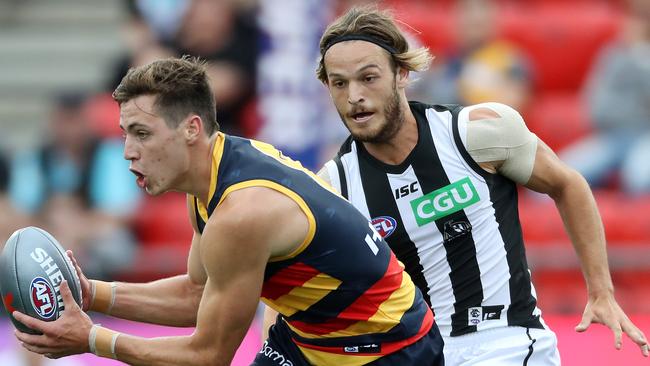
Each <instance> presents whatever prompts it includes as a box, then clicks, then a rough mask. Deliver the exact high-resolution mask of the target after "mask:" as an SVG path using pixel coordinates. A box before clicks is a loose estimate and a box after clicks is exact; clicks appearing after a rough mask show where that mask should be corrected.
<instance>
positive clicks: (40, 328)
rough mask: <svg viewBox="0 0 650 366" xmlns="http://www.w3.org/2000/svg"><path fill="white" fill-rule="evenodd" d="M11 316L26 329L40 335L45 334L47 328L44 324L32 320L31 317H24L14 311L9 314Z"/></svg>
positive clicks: (34, 319)
mask: <svg viewBox="0 0 650 366" xmlns="http://www.w3.org/2000/svg"><path fill="white" fill-rule="evenodd" d="M11 316H13V317H14V319H16V320H18V321H19V322H21V323H23V324H24V325H25V326H26V327H28V328H31V329H34V330H36V331H39V332H41V333H45V329H46V327H47V323H46V322H44V321H41V320H38V319H36V318H32V317H31V316H28V315H25V314H23V313H21V312H19V311H14V312H13V313H11Z"/></svg>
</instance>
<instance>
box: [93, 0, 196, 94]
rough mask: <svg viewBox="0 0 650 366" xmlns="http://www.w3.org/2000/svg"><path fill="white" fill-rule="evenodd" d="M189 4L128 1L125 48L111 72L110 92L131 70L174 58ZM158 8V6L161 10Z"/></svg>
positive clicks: (123, 31) (171, 0) (181, 1)
mask: <svg viewBox="0 0 650 366" xmlns="http://www.w3.org/2000/svg"><path fill="white" fill-rule="evenodd" d="M187 3H188V1H187V0H167V1H162V0H161V1H155V2H153V1H149V0H140V1H138V0H129V1H126V5H127V9H128V18H127V21H126V22H124V24H123V25H122V29H121V32H120V33H121V34H122V38H123V39H124V44H125V46H126V51H125V53H124V54H122V55H120V56H118V57H117V59H116V60H115V62H114V63H113V65H112V66H111V69H110V70H109V77H108V83H107V85H106V91H107V92H111V93H112V92H113V90H115V88H117V86H118V85H119V83H120V81H122V78H123V77H124V75H126V73H127V71H129V69H130V68H131V67H135V66H140V65H144V64H147V63H149V62H152V61H155V60H157V59H163V58H167V57H171V56H174V52H173V51H172V50H171V49H170V47H169V44H170V43H171V40H172V38H173V35H174V34H175V33H176V32H177V30H178V26H179V23H180V20H181V19H182V17H183V14H184V12H185V9H186V8H187ZM156 5H159V6H158V7H157V6H156Z"/></svg>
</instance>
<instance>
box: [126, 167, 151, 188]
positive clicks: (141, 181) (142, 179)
mask: <svg viewBox="0 0 650 366" xmlns="http://www.w3.org/2000/svg"><path fill="white" fill-rule="evenodd" d="M129 170H130V171H131V173H133V174H135V183H136V184H137V185H138V187H140V188H144V187H145V186H146V184H147V178H146V176H145V175H144V174H142V173H140V172H139V171H137V170H135V169H133V168H131V169H129Z"/></svg>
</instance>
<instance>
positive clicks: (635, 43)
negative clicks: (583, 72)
mask: <svg viewBox="0 0 650 366" xmlns="http://www.w3.org/2000/svg"><path fill="white" fill-rule="evenodd" d="M649 60H650V1H647V0H630V1H629V13H628V14H627V15H626V19H625V21H624V23H623V28H622V31H621V34H620V36H619V37H618V39H616V40H615V41H614V42H613V43H611V44H609V45H608V46H606V47H605V48H604V49H603V50H602V52H601V54H600V55H599V57H598V59H597V61H596V63H595V67H594V68H593V70H592V72H591V75H590V78H589V80H588V83H587V87H586V102H587V108H588V111H589V113H590V117H591V120H592V121H593V128H594V130H595V131H594V133H593V134H592V135H590V136H588V137H586V138H585V139H583V140H581V141H578V142H577V143H576V144H574V145H573V146H569V147H568V148H567V149H566V150H565V151H564V152H563V153H562V154H561V156H562V158H563V160H565V161H566V162H567V163H568V164H569V165H572V166H573V167H575V168H576V169H577V170H578V171H580V173H582V174H583V175H584V176H585V178H586V179H587V180H588V181H589V183H590V184H591V185H592V186H594V187H602V186H606V185H607V184H608V183H610V182H611V181H612V177H618V178H620V183H621V185H622V189H623V190H624V191H626V192H628V193H632V194H637V193H644V192H645V193H647V192H650V164H649V163H648V158H649V157H650V61H649ZM614 180H615V179H614Z"/></svg>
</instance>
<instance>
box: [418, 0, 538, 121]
mask: <svg viewBox="0 0 650 366" xmlns="http://www.w3.org/2000/svg"><path fill="white" fill-rule="evenodd" d="M456 6H457V8H456V11H455V13H456V15H457V17H458V19H457V24H458V32H457V34H458V39H457V47H458V51H457V53H456V54H454V55H451V57H449V58H448V60H446V63H444V64H441V61H440V60H439V59H436V60H434V63H433V65H432V66H433V69H432V74H431V75H430V76H429V77H428V79H427V78H425V81H424V82H423V83H420V85H418V86H417V87H418V88H420V89H419V90H418V91H419V92H420V93H422V92H424V93H425V94H426V98H427V99H429V98H430V99H431V100H435V101H436V102H438V103H460V104H463V105H471V104H477V103H483V102H500V103H504V104H507V105H509V106H511V107H513V108H515V109H517V110H525V108H526V106H527V104H528V102H529V99H530V94H531V89H532V85H531V84H532V82H531V75H530V70H529V66H528V65H529V64H528V61H527V59H526V57H525V55H524V54H522V53H521V52H520V51H519V49H518V48H517V47H516V46H514V45H513V44H511V43H509V42H507V41H505V40H502V39H499V38H498V35H497V31H498V29H497V24H498V21H497V19H498V16H499V14H498V7H497V5H496V4H494V3H493V2H492V1H490V0H461V1H459V2H458V3H457V5H456ZM436 51H437V50H433V53H434V54H435V53H436ZM443 61H444V60H443ZM422 88H427V89H428V90H422Z"/></svg>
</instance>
